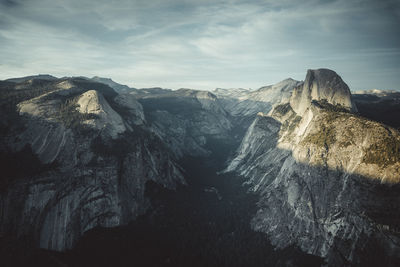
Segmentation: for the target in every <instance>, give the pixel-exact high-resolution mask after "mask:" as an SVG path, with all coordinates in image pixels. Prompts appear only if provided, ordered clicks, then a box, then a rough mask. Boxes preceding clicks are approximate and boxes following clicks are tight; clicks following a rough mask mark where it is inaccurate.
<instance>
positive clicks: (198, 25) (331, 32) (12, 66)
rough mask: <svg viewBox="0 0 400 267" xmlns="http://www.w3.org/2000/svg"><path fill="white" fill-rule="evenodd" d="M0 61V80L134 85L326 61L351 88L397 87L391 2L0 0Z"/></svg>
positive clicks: (271, 74)
mask: <svg viewBox="0 0 400 267" xmlns="http://www.w3.org/2000/svg"><path fill="white" fill-rule="evenodd" d="M0 58H1V63H0V79H2V78H8V77H14V76H22V75H28V74H34V73H50V74H53V75H58V76H64V75H86V76H92V75H101V76H107V77H112V78H113V79H115V80H117V81H119V82H122V83H126V84H130V85H132V86H135V87H150V86H163V87H170V88H179V87H192V88H200V89H212V88H214V87H252V88H255V87H259V86H262V85H265V84H270V83H274V82H278V81H279V80H281V79H284V78H287V77H289V76H290V77H293V78H296V79H302V78H303V77H304V74H305V71H306V69H308V68H319V67H329V68H333V69H335V70H336V71H337V72H339V73H340V74H341V75H342V76H343V78H344V79H345V80H346V81H347V82H348V83H349V85H350V86H351V87H352V88H354V89H365V88H373V87H379V88H393V89H400V75H399V74H400V4H399V2H398V1H396V0H393V1H392V0H381V1H373V0H369V1H364V0H355V1H345V0H336V1H335V0H306V1H289V0H284V1H272V0H271V1H261V0H260V1H250V0H248V1H241V0H225V1H215V0H198V1H189V0H174V1H164V0H151V1H150V0H147V1H145V0H136V1H129V0H120V1H109V0H108V1H106V0H98V1H95V2H94V1H84V0H79V1H78V0H70V1H61V0H52V1H51V0H31V1H24V0H0ZM371 73H373V74H371Z"/></svg>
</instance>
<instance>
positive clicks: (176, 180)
mask: <svg viewBox="0 0 400 267" xmlns="http://www.w3.org/2000/svg"><path fill="white" fill-rule="evenodd" d="M1 86H2V88H1V90H2V92H1V93H2V94H1V97H2V98H1V109H2V112H1V113H2V114H1V117H2V120H1V125H0V126H1V127H0V128H1V134H2V138H1V144H0V148H1V149H0V151H1V164H2V179H1V191H0V234H1V237H2V238H10V239H20V238H24V240H25V241H24V242H26V240H30V242H32V244H33V246H35V247H41V248H46V249H51V250H64V249H67V248H71V247H72V246H73V245H74V244H75V243H76V241H77V240H78V239H79V237H80V236H81V235H82V234H83V233H84V232H85V231H87V230H89V229H91V228H94V227H96V226H103V227H111V226H117V225H121V224H126V223H128V222H129V221H131V220H132V219H134V218H136V217H137V216H138V215H139V214H141V213H143V212H144V211H145V210H146V208H147V207H148V205H149V203H148V200H147V199H146V198H145V196H144V190H145V184H146V182H147V181H149V180H152V181H154V182H156V183H159V184H161V185H163V186H165V187H167V188H174V187H176V185H177V184H182V183H184V182H185V181H184V179H183V175H182V171H181V169H180V167H179V166H178V165H177V164H176V162H175V156H174V155H173V154H172V153H170V151H169V150H168V149H167V148H166V147H165V145H164V143H163V142H162V141H161V140H160V139H159V137H157V136H156V135H155V134H153V133H152V131H151V130H150V129H149V127H148V126H147V125H146V121H145V117H144V113H143V108H142V106H141V105H140V104H139V103H138V102H137V101H136V100H135V98H133V97H132V96H131V95H129V94H127V95H123V94H117V93H116V92H115V91H114V90H113V89H112V88H110V87H108V86H107V85H104V84H101V83H95V82H92V81H89V80H87V79H82V78H65V79H55V78H54V79H40V78H35V79H27V80H21V81H17V82H12V81H11V82H2V84H1Z"/></svg>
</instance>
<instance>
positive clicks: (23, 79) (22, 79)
mask: <svg viewBox="0 0 400 267" xmlns="http://www.w3.org/2000/svg"><path fill="white" fill-rule="evenodd" d="M57 79H58V78H57V77H54V76H52V75H50V74H38V75H31V76H25V77H20V78H11V79H7V80H6V81H8V82H15V83H21V82H26V81H29V80H49V81H52V80H57Z"/></svg>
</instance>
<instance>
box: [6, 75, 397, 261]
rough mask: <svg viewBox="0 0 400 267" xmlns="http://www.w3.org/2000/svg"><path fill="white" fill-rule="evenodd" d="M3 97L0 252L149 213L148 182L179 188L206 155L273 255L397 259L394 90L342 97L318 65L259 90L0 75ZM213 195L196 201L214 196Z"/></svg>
mask: <svg viewBox="0 0 400 267" xmlns="http://www.w3.org/2000/svg"><path fill="white" fill-rule="evenodd" d="M0 92H1V94H0V96H1V98H0V111H1V112H0V118H1V120H0V136H1V138H0V164H1V169H2V170H3V175H2V178H1V180H0V236H1V239H0V244H2V245H3V246H5V244H7V243H9V242H10V240H14V241H15V242H17V244H20V243H21V242H23V243H24V244H27V245H26V246H28V247H30V248H42V249H46V250H51V251H66V250H71V249H72V250H73V249H74V248H75V247H76V246H77V244H78V243H79V242H80V240H81V239H82V237H83V236H85V233H87V232H90V231H89V230H91V229H96V228H97V227H106V228H110V227H117V226H123V225H128V224H129V223H131V222H134V221H135V220H137V219H138V218H139V217H140V216H143V215H145V214H149V213H152V212H157V208H156V206H155V205H154V203H153V202H152V199H151V198H150V197H149V195H148V194H147V193H146V192H147V190H149V188H150V187H151V184H153V183H154V184H156V185H157V186H159V187H161V188H164V189H166V190H172V192H174V190H177V188H181V187H182V188H185V187H186V186H188V185H191V184H193V181H192V178H191V176H190V175H189V173H193V168H195V167H193V166H196V163H197V162H198V161H201V160H203V159H206V160H208V161H211V162H212V161H221V162H223V163H222V165H221V169H220V170H219V171H220V172H218V173H225V174H224V175H228V176H229V175H231V176H232V179H235V182H233V181H232V184H237V181H239V180H240V181H242V182H241V183H242V184H243V185H244V186H247V187H248V189H249V191H248V192H247V193H243V194H251V195H253V196H255V198H256V199H257V204H255V203H254V205H253V206H254V207H253V208H254V209H255V213H254V214H251V221H249V222H248V227H249V229H250V230H251V231H257V232H261V233H264V234H265V239H266V240H268V241H269V242H271V244H272V245H273V246H274V247H275V248H277V249H285V248H287V247H292V246H294V247H297V248H299V249H300V250H301V251H303V252H304V253H307V254H310V255H315V256H318V257H321V258H322V259H323V260H324V261H325V264H328V265H330V266H343V265H352V264H353V265H359V266H365V265H375V264H381V265H387V266H396V265H398V264H399V262H400V258H399V255H400V246H399V244H400V235H399V231H400V228H399V225H400V224H399V223H400V217H399V214H400V205H399V203H400V199H399V198H400V194H399V193H400V187H399V182H400V134H399V130H398V129H399V128H398V127H400V120H399V119H398V118H399V116H398V115H399V114H400V110H399V108H398V102H399V99H400V97H399V95H400V94H399V93H398V92H396V91H379V90H374V91H363V92H357V93H353V94H352V93H351V91H350V89H349V87H348V86H347V84H346V83H345V82H344V81H343V80H342V79H341V77H340V76H339V75H338V74H337V73H336V72H334V71H332V70H328V69H318V70H308V72H307V74H306V77H305V80H304V81H295V80H293V79H290V78H289V79H286V80H283V81H281V82H279V83H277V84H275V85H270V86H265V87H261V88H259V89H257V90H247V89H221V88H218V89H215V90H213V91H199V90H193V89H179V90H170V89H163V88H147V89H136V88H130V87H128V86H126V85H121V84H118V83H116V82H114V81H112V80H111V79H106V78H101V77H97V76H96V77H93V78H86V77H63V78H56V77H53V76H50V75H37V76H28V77H23V78H14V79H8V80H5V81H0ZM190 166H191V167H190ZM236 176H238V177H240V178H237V177H236ZM235 177H236V178H235ZM204 179H205V180H206V178H204ZM238 179H239V180H238ZM196 186H199V188H200V187H201V188H203V187H204V186H205V184H203V183H202V182H201V181H200V183H199V185H196ZM238 186H239V187H240V185H238ZM183 190H185V189H183ZM202 190H203V189H202ZM219 190H220V191H223V188H217V187H214V186H208V187H207V186H206V187H204V190H203V193H204V195H206V196H207V197H210V194H215V195H216V196H217V200H216V201H221V200H222V199H223V198H224V197H227V196H224V195H223V194H220V193H219ZM198 201H201V199H199V200H198ZM224 201H225V199H224ZM226 201H227V203H228V204H229V203H232V201H233V200H229V199H227V200H226ZM229 201H230V202H229ZM217 203H218V202H217ZM160 205H161V206H162V205H164V204H160ZM165 205H166V204H165ZM235 205H241V204H240V202H235ZM161 206H160V207H161ZM238 210H242V209H239V208H238ZM22 240H23V241H22ZM13 244H14V243H13ZM10 246H11V245H10ZM17 246H19V245H17ZM11 249H12V248H11ZM252 249H253V248H252ZM254 250H255V251H257V250H258V248H256V247H255V248H254ZM4 251H5V252H4ZM7 251H9V250H7V249H6V250H3V251H1V250H0V255H4V253H8V252H7ZM1 253H3V254H1ZM171 257H172V256H171ZM377 257H379V258H378V259H377ZM165 265H167V264H165ZM222 265H223V263H222Z"/></svg>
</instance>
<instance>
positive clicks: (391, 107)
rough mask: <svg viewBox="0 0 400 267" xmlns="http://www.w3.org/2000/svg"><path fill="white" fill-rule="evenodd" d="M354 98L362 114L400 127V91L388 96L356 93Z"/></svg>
mask: <svg viewBox="0 0 400 267" xmlns="http://www.w3.org/2000/svg"><path fill="white" fill-rule="evenodd" d="M353 100H354V102H355V103H356V105H357V108H358V112H359V113H360V115H361V116H364V117H366V118H368V119H371V120H375V121H378V122H382V123H384V124H387V125H389V126H392V127H395V128H397V129H400V93H391V94H389V95H388V96H386V97H379V96H377V95H372V94H354V95H353Z"/></svg>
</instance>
